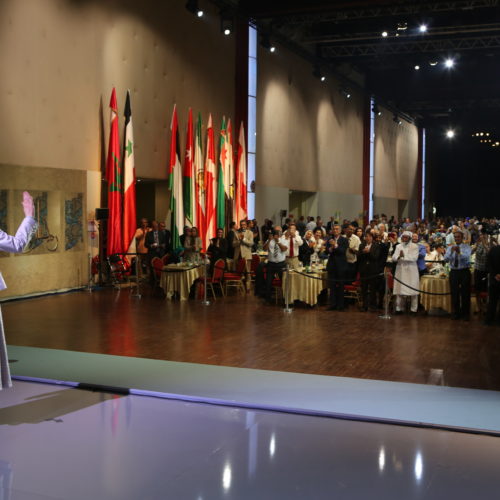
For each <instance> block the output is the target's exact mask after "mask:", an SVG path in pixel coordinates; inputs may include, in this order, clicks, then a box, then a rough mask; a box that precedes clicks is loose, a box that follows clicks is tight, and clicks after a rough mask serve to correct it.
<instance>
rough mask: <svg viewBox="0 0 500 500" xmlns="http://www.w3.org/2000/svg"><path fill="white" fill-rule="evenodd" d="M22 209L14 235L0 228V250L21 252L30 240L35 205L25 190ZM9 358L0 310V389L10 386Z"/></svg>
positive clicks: (0, 281)
mask: <svg viewBox="0 0 500 500" xmlns="http://www.w3.org/2000/svg"><path fill="white" fill-rule="evenodd" d="M22 205H23V209H24V216H25V217H24V220H23V221H22V222H21V225H20V226H19V228H18V230H17V232H16V235H15V236H10V235H8V234H7V233H6V232H4V231H2V230H1V229H0V251H2V252H13V253H21V252H22V251H23V248H24V247H25V246H26V244H27V243H28V241H29V240H30V237H31V235H32V234H33V230H34V229H35V228H36V220H35V219H34V217H33V216H34V215H35V207H34V205H33V198H32V197H31V196H30V194H29V193H28V192H27V191H25V192H24V193H23V202H22ZM6 288H7V286H6V284H5V282H4V280H3V278H2V274H1V273H0V290H5V289H6ZM11 385H12V381H11V379H10V370H9V358H8V357H7V346H6V343H5V334H4V331H3V321H2V312H1V311H0V390H1V389H2V387H11Z"/></svg>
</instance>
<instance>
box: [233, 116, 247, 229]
mask: <svg viewBox="0 0 500 500" xmlns="http://www.w3.org/2000/svg"><path fill="white" fill-rule="evenodd" d="M247 216H248V209H247V151H246V146H245V128H244V127H243V122H241V125H240V134H239V138H238V159H237V162H236V220H237V221H240V220H243V219H246V218H247Z"/></svg>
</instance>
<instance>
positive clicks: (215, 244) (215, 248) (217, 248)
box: [207, 227, 227, 267]
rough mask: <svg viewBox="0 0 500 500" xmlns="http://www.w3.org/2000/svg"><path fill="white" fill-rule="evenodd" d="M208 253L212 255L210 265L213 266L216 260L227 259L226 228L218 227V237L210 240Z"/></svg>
mask: <svg viewBox="0 0 500 500" xmlns="http://www.w3.org/2000/svg"><path fill="white" fill-rule="evenodd" d="M207 254H208V255H209V257H210V267H213V265H214V263H215V261H216V260H219V259H223V260H224V261H225V260H226V257H227V240H226V238H224V230H223V229H221V228H220V227H219V228H218V229H217V237H216V238H212V239H211V240H210V245H209V247H208V249H207Z"/></svg>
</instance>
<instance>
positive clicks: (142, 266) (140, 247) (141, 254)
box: [134, 217, 151, 277]
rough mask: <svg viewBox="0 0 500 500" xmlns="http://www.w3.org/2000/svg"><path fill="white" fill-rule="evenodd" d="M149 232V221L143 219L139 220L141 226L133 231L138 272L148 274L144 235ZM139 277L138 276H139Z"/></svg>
mask: <svg viewBox="0 0 500 500" xmlns="http://www.w3.org/2000/svg"><path fill="white" fill-rule="evenodd" d="M149 231H151V228H150V227H149V221H148V219H146V218H145V217H143V218H142V219H141V225H140V227H138V228H137V229H136V231H135V235H134V237H135V248H136V252H137V258H138V259H139V272H140V273H141V274H148V269H149V266H148V249H147V248H146V234H147V233H149ZM139 277H140V276H139Z"/></svg>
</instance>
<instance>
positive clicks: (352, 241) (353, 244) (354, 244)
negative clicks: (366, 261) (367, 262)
mask: <svg viewBox="0 0 500 500" xmlns="http://www.w3.org/2000/svg"><path fill="white" fill-rule="evenodd" d="M359 245H361V240H360V239H359V238H358V237H357V236H356V235H355V234H351V236H350V238H349V248H350V249H352V250H355V251H358V250H359ZM345 257H346V259H347V262H349V264H354V262H356V261H357V260H358V256H357V255H356V254H355V253H351V252H349V250H347V252H346V254H345Z"/></svg>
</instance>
